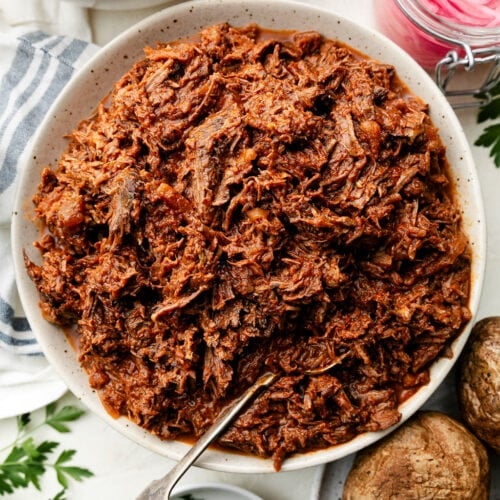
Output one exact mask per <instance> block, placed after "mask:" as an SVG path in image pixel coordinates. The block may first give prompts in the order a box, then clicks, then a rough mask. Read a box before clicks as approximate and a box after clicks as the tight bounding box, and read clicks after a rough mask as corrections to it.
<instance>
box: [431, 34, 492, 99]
mask: <svg viewBox="0 0 500 500" xmlns="http://www.w3.org/2000/svg"><path fill="white" fill-rule="evenodd" d="M456 43H457V44H458V45H461V46H462V48H463V50H464V52H465V55H464V56H462V57H460V56H459V54H458V52H457V51H456V50H451V51H450V52H448V53H447V54H446V56H445V57H443V59H441V60H440V61H439V62H438V63H437V64H436V69H435V80H436V84H437V86H438V87H439V88H440V90H441V91H442V92H443V93H444V95H446V96H447V97H452V98H457V97H458V98H460V97H467V96H470V97H472V99H468V100H459V101H457V102H454V103H451V104H452V106H453V107H454V108H471V107H477V106H484V105H485V104H488V103H489V102H491V99H492V95H491V90H492V89H493V87H494V86H495V85H496V84H497V83H498V82H500V47H490V48H480V49H471V47H470V46H469V45H468V44H466V43H463V42H458V41H457V42H456ZM481 64H489V65H491V68H490V70H489V71H488V73H487V74H486V77H485V79H484V81H483V83H482V84H481V85H480V86H479V87H477V88H466V89H458V90H456V89H453V90H449V89H448V85H449V83H450V81H451V79H452V78H453V76H454V75H455V74H456V72H457V70H458V69H463V70H465V71H472V70H474V69H475V68H476V66H477V65H481Z"/></svg>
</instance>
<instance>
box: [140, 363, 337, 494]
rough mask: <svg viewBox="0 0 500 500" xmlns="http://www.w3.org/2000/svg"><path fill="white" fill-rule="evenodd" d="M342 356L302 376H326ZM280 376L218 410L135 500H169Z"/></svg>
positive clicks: (264, 378)
mask: <svg viewBox="0 0 500 500" xmlns="http://www.w3.org/2000/svg"><path fill="white" fill-rule="evenodd" d="M345 356H346V354H343V355H342V356H339V357H338V358H336V359H335V360H334V361H332V362H331V363H330V364H328V365H326V366H322V367H320V368H315V369H312V370H305V371H304V372H302V374H303V375H319V374H321V373H325V372H326V371H328V370H329V369H330V368H333V367H334V366H336V365H338V364H339V363H340V362H341V361H342V359H344V357H345ZM282 375H283V374H282V373H266V374H265V375H261V376H260V377H259V378H258V379H257V381H256V382H255V383H254V384H253V385H251V386H250V387H249V388H248V389H247V390H246V391H245V392H244V393H243V394H242V395H241V396H240V397H239V398H237V399H236V400H235V401H232V402H231V403H230V404H229V405H228V406H226V407H225V408H224V409H223V410H222V411H221V413H220V414H219V415H218V416H217V418H216V419H215V421H214V423H213V424H212V425H211V426H210V427H209V429H208V431H207V432H206V433H205V434H203V436H201V438H200V439H199V440H198V441H197V442H196V443H195V444H194V445H193V446H192V447H191V448H190V449H189V451H188V452H187V453H186V454H185V455H184V457H183V458H182V459H181V460H180V461H179V462H178V463H177V465H175V466H174V467H173V468H172V469H171V470H170V472H168V473H167V474H166V475H165V476H163V477H162V478H160V479H156V480H155V481H153V482H151V483H150V484H149V486H148V487H147V488H146V489H145V490H144V491H142V493H141V494H140V495H139V496H138V497H137V500H168V499H169V498H170V494H171V493H172V489H173V488H174V486H175V485H176V484H177V482H178V481H179V479H180V478H181V477H182V476H183V475H184V474H185V473H186V471H187V470H188V469H189V468H190V467H191V465H193V463H194V462H195V461H196V459H197V458H198V457H199V456H200V455H201V454H202V453H203V452H204V451H205V450H206V448H207V447H208V446H209V445H210V444H211V443H212V442H213V441H215V440H216V439H217V438H218V437H219V436H220V435H221V434H222V432H223V431H224V429H225V428H226V427H227V426H228V425H229V424H230V423H231V422H232V421H233V420H234V419H235V418H236V417H237V416H238V414H239V413H240V411H241V410H242V409H243V408H244V407H245V406H246V405H247V404H248V403H249V402H250V401H252V400H253V399H254V398H255V397H256V396H257V395H258V394H259V393H260V392H261V391H262V390H263V389H265V388H266V387H269V386H271V385H272V384H273V383H274V382H275V381H276V380H277V379H278V378H280V377H281V376H282Z"/></svg>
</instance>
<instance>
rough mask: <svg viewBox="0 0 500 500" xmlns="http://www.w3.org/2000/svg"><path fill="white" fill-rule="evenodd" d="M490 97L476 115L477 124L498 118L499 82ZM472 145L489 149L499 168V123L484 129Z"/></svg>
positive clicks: (499, 108)
mask: <svg viewBox="0 0 500 500" xmlns="http://www.w3.org/2000/svg"><path fill="white" fill-rule="evenodd" d="M491 95H492V97H493V99H492V100H491V101H490V102H489V103H488V104H485V105H484V106H481V108H480V109H479V113H478V115H477V121H478V123H484V122H486V121H488V120H495V119H496V118H499V117H500V82H499V83H497V84H496V85H495V87H493V89H492V90H491ZM474 144H475V145H476V146H484V147H487V148H490V156H491V157H492V158H493V161H494V162H495V165H496V166H497V167H500V122H497V123H493V124H492V125H488V126H487V127H485V128H484V130H483V132H482V134H481V135H480V136H479V137H478V138H477V140H476V142H474Z"/></svg>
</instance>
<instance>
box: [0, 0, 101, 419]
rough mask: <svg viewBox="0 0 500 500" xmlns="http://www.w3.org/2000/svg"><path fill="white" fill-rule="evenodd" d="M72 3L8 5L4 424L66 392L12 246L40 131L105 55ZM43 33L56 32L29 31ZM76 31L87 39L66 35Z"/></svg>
mask: <svg viewBox="0 0 500 500" xmlns="http://www.w3.org/2000/svg"><path fill="white" fill-rule="evenodd" d="M64 3H65V2H58V1H57V0H39V1H35V0H29V1H27V0H26V1H23V2H12V0H0V262H1V265H0V418H6V417H10V416H14V415H19V414H21V413H26V412H29V411H32V410H34V409H36V408H39V407H42V406H44V405H46V404H48V403H49V402H51V401H54V400H55V399H57V398H59V397H60V396H61V395H62V394H63V393H64V392H65V391H66V387H65V385H64V383H63V382H62V381H61V380H60V379H59V378H58V376H57V375H56V374H55V373H54V372H53V370H52V368H50V367H49V366H48V363H47V361H46V360H45V358H44V357H43V355H42V353H41V350H40V347H39V346H38V344H37V342H36V340H35V337H34V335H33V332H32V331H31V329H30V326H29V324H28V321H27V320H26V318H25V317H24V313H23V311H22V308H21V305H20V302H19V298H18V295H17V289H16V284H15V277H14V269H13V262H12V255H11V240H10V237H11V236H10V222H11V211H12V207H13V203H14V196H15V191H16V182H17V178H18V173H19V172H18V171H19V168H20V166H21V165H22V164H23V160H24V158H25V156H26V155H28V154H29V150H30V147H31V142H32V138H33V135H34V132H35V131H36V128H37V127H38V126H39V124H40V123H41V121H42V119H43V118H44V116H45V115H46V113H47V111H48V109H49V107H50V105H51V104H52V103H53V101H54V100H55V99H56V97H57V96H58V94H59V93H60V91H61V90H62V88H63V87H64V85H65V84H66V83H67V82H68V80H69V79H70V78H71V76H72V75H73V73H74V71H75V69H77V68H78V67H80V66H81V65H82V64H83V63H84V62H86V61H87V60H88V59H89V58H90V56H91V55H93V54H94V53H95V52H96V51H97V50H98V48H97V47H96V46H95V45H92V44H90V43H89V41H88V38H89V36H90V29H89V25H88V22H87V16H86V11H85V9H82V8H81V7H76V6H74V5H72V6H71V7H70V8H68V7H67V6H66V7H65V6H63V4H64ZM56 4H60V5H56ZM25 8H26V10H24V9H25ZM37 26H40V27H41V28H43V29H44V30H50V31H49V32H48V31H42V30H36V31H26V29H27V28H28V29H30V30H32V29H33V28H36V27H37ZM76 27H78V28H76ZM63 28H64V29H63ZM68 30H73V32H74V33H78V35H81V36H83V37H84V38H87V39H86V40H82V39H80V38H75V37H74V36H69V35H65V34H64V32H68Z"/></svg>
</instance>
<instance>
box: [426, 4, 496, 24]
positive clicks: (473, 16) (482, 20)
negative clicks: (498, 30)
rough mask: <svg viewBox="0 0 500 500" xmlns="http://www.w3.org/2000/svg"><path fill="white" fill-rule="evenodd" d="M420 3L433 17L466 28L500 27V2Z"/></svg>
mask: <svg viewBox="0 0 500 500" xmlns="http://www.w3.org/2000/svg"><path fill="white" fill-rule="evenodd" d="M420 3H421V4H422V5H423V6H424V7H425V8H426V9H428V10H429V11H430V12H433V13H434V14H435V15H437V16H440V17H442V18H445V19H448V20H450V21H454V22H457V23H460V24H463V25H466V26H478V27H483V28H487V27H488V28H491V27H495V26H500V0H420Z"/></svg>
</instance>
